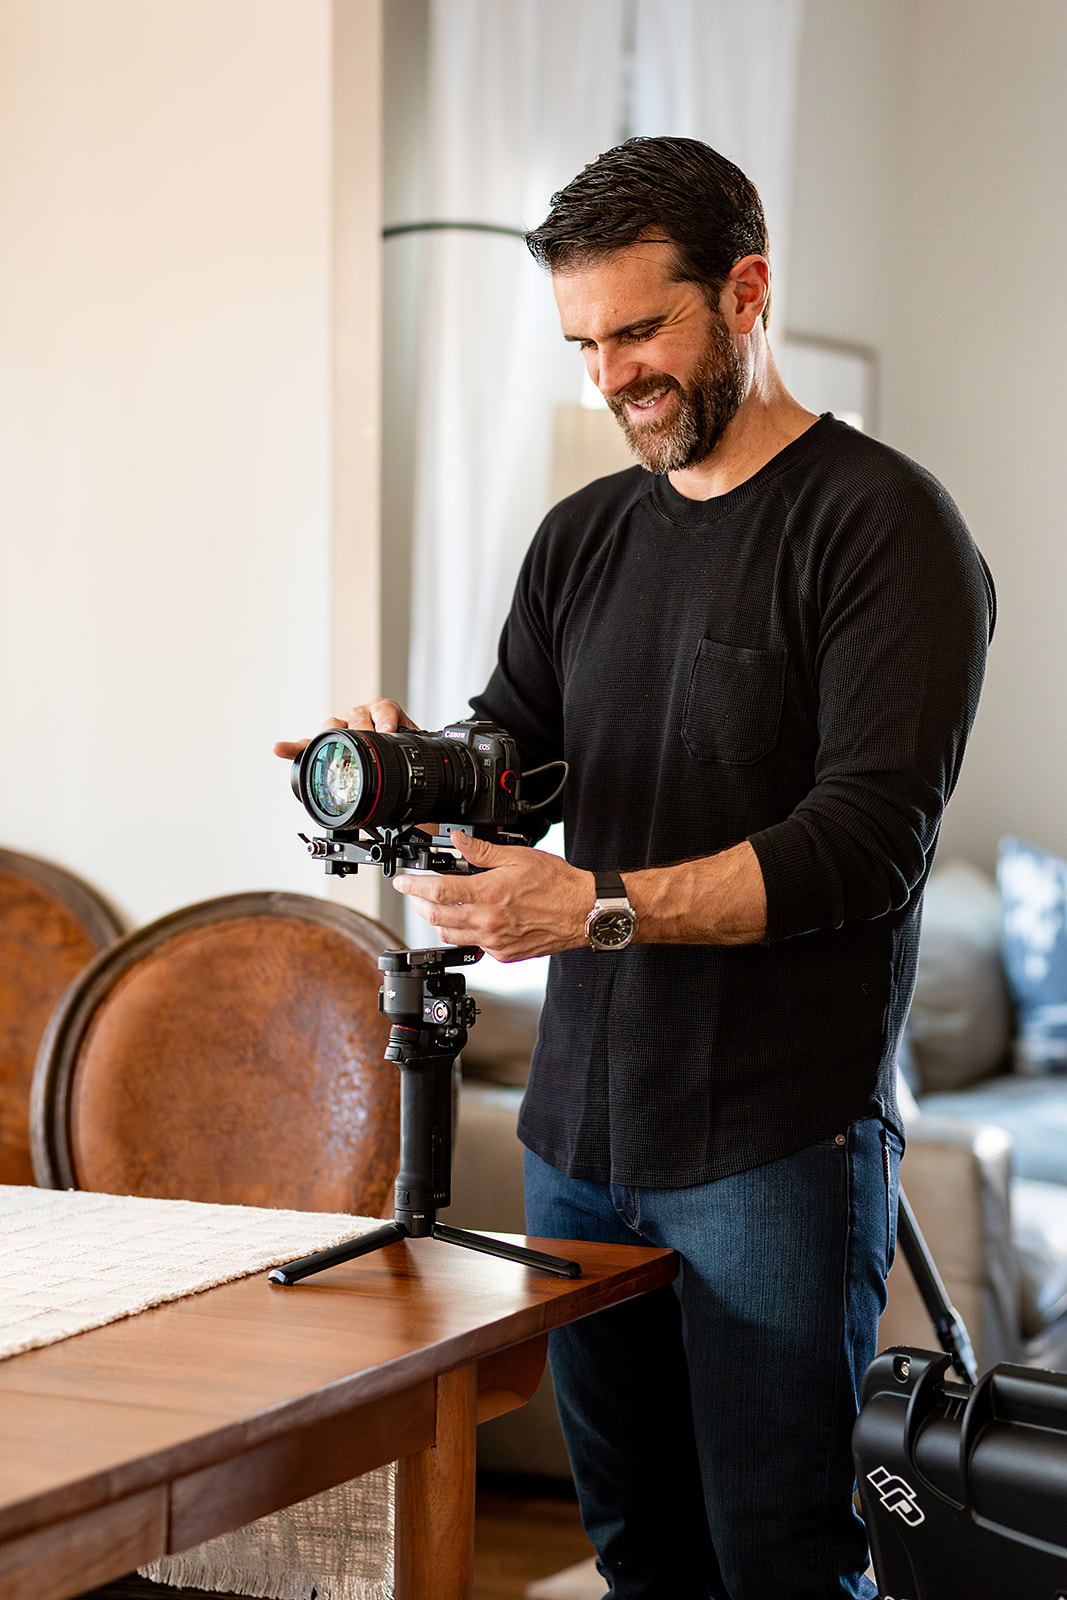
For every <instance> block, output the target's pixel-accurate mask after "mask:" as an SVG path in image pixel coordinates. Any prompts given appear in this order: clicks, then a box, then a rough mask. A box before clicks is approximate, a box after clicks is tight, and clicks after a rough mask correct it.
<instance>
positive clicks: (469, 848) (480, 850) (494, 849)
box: [452, 828, 511, 867]
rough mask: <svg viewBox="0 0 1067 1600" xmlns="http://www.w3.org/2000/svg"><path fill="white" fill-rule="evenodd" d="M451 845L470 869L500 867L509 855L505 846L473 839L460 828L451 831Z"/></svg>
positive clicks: (486, 840) (509, 852)
mask: <svg viewBox="0 0 1067 1600" xmlns="http://www.w3.org/2000/svg"><path fill="white" fill-rule="evenodd" d="M452 843H453V844H454V845H455V847H456V849H457V850H458V851H459V853H460V855H461V856H462V857H463V859H464V861H469V862H470V864H471V866H472V867H502V866H503V865H504V863H505V862H506V861H507V860H508V857H509V855H510V854H511V851H510V849H509V847H508V846H507V845H503V844H493V843H492V842H491V841H490V840H489V839H475V838H473V837H472V836H471V835H470V834H469V833H464V832H463V831H462V829H460V828H454V829H453V830H452Z"/></svg>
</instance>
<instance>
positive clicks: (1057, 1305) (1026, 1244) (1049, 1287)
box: [1011, 1178, 1067, 1338]
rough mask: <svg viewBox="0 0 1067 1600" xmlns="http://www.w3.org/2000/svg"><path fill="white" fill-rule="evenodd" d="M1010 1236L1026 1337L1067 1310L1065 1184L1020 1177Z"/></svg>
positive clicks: (1015, 1186) (1014, 1185)
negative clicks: (1020, 1285) (1017, 1268)
mask: <svg viewBox="0 0 1067 1600" xmlns="http://www.w3.org/2000/svg"><path fill="white" fill-rule="evenodd" d="M1011 1221H1012V1237H1013V1239H1014V1241H1015V1250H1016V1254H1017V1256H1018V1258H1019V1267H1020V1270H1021V1277H1022V1309H1021V1315H1022V1324H1023V1332H1024V1333H1025V1334H1026V1335H1027V1337H1028V1338H1032V1337H1033V1336H1034V1334H1038V1333H1042V1332H1043V1331H1044V1329H1045V1328H1047V1327H1048V1325H1049V1323H1051V1322H1054V1321H1055V1320H1056V1318H1057V1317H1058V1316H1059V1315H1060V1314H1061V1313H1062V1312H1063V1311H1065V1310H1067V1189H1065V1188H1064V1187H1063V1185H1062V1184H1060V1183H1037V1182H1035V1181H1034V1180H1033V1179H1029V1178H1016V1179H1015V1181H1014V1182H1013V1183H1012V1186H1011Z"/></svg>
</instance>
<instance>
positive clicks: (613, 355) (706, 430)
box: [552, 240, 748, 472]
mask: <svg viewBox="0 0 1067 1600" xmlns="http://www.w3.org/2000/svg"><path fill="white" fill-rule="evenodd" d="M672 260H673V257H672V247H671V245H670V244H669V243H666V242H665V241H662V240H649V241H638V243H637V244H633V245H629V246H628V247H627V248H626V249H624V250H619V251H617V252H616V253H615V254H614V255H612V256H609V257H608V258H607V259H606V260H605V261H602V262H598V263H596V264H595V265H592V266H588V267H583V268H581V269H579V270H578V271H574V272H566V273H560V272H557V273H554V274H553V277H552V287H553V289H554V291H555V295H556V303H557V305H558V306H559V312H560V322H561V324H562V327H563V334H564V337H565V338H566V339H568V340H571V341H573V342H575V343H577V344H579V345H580V346H581V350H582V354H583V355H584V357H585V364H586V368H587V370H588V373H589V376H590V378H591V379H592V381H593V382H594V383H595V384H596V386H597V388H598V389H599V390H600V392H601V394H602V395H603V396H604V398H605V399H606V401H607V403H608V405H609V406H610V407H611V409H612V411H613V412H614V413H615V416H616V417H617V419H618V421H619V424H620V426H621V427H622V431H623V433H624V434H625V436H626V440H627V443H628V444H629V446H630V448H631V449H632V450H633V452H634V454H635V455H636V456H637V457H638V459H639V460H640V461H641V463H642V465H644V466H645V467H647V468H648V469H649V471H651V472H677V471H681V470H682V469H683V468H686V467H692V466H695V465H696V464H697V463H698V462H700V461H703V460H705V459H706V458H707V457H708V456H709V455H710V454H711V452H712V451H713V450H714V448H715V446H716V444H717V443H718V442H719V440H720V438H721V437H722V434H723V431H724V430H725V428H726V425H727V423H728V422H729V421H730V419H731V417H733V416H734V414H735V413H736V411H737V410H738V408H739V406H740V405H741V402H742V401H743V400H744V398H745V395H746V393H747V386H748V379H747V374H746V371H745V366H744V363H743V361H742V359H741V356H740V353H739V351H738V348H737V345H736V343H735V341H734V338H733V336H732V335H731V333H730V329H729V327H728V326H727V323H726V321H725V318H724V317H723V316H722V314H721V313H720V312H719V311H713V310H712V308H711V307H710V306H709V305H708V303H707V301H706V300H705V298H704V295H703V294H702V292H701V290H700V289H699V288H698V287H697V285H696V284H694V283H679V282H677V281H676V280H675V279H674V278H672V277H671V265H672Z"/></svg>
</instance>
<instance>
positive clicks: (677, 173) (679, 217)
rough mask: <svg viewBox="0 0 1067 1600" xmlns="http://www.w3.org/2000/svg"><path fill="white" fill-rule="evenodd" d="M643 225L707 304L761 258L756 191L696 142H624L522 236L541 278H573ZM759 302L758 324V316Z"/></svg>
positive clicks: (763, 237) (762, 231) (763, 241)
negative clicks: (745, 262) (741, 264)
mask: <svg viewBox="0 0 1067 1600" xmlns="http://www.w3.org/2000/svg"><path fill="white" fill-rule="evenodd" d="M650 229H656V230H659V231H661V232H662V234H663V236H664V237H665V238H667V239H669V240H670V242H671V244H673V246H674V251H675V259H676V271H677V276H678V277H679V279H681V280H682V281H683V282H692V283H696V284H699V286H700V288H701V289H702V290H703V292H704V294H705V296H706V297H707V299H708V302H709V304H710V305H712V306H714V307H716V308H717V307H718V303H719V296H720V294H721V293H722V290H723V288H724V286H725V284H726V280H727V278H728V276H729V274H730V269H731V267H733V266H734V265H735V264H736V263H737V262H738V261H740V260H741V259H742V257H744V256H750V255H761V256H766V255H767V254H768V243H767V224H766V222H765V220H764V216H763V206H762V203H761V201H760V197H759V195H758V194H757V193H756V189H755V186H754V185H753V184H752V183H750V181H749V180H748V178H746V177H745V174H744V173H743V172H742V171H741V169H740V167H735V166H734V164H733V162H732V161H727V159H726V157H725V156H721V155H720V154H719V153H718V151H717V150H713V149H712V148H711V146H710V145H706V144H702V143H701V141H700V140H699V139H668V138H639V139H627V140H626V142H625V144H619V145H616V146H615V148H614V149H613V150H608V151H607V152H606V153H605V154H604V155H602V156H598V157H597V159H596V160H595V161H591V162H590V163H589V165H588V166H587V167H583V169H582V171H581V172H579V174H578V176H577V177H576V178H573V179H572V180H571V182H570V183H568V184H567V186H566V188H565V189H561V190H560V191H559V193H558V194H554V195H553V196H552V209H551V210H550V211H549V213H548V216H547V217H546V218H545V220H544V222H542V224H541V226H540V227H539V228H533V229H532V230H531V231H530V232H529V233H528V234H527V235H526V243H527V245H528V246H529V248H530V251H531V253H532V255H533V257H534V259H535V260H536V261H537V262H539V263H540V265H541V266H542V267H547V268H548V270H549V271H550V272H573V271H576V270H578V269H580V268H581V267H584V266H589V265H592V264H593V263H594V262H596V261H602V260H604V259H605V258H606V257H607V256H610V255H614V253H615V252H616V250H622V249H624V248H625V247H626V246H627V245H630V244H634V243H635V242H636V240H637V239H638V238H639V237H640V236H641V235H642V234H644V233H647V232H648V231H649V230H650ZM768 310H769V303H768V306H767V307H765V308H764V313H763V320H764V322H766V320H767V312H768Z"/></svg>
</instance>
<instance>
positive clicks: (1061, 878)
mask: <svg viewBox="0 0 1067 1600" xmlns="http://www.w3.org/2000/svg"><path fill="white" fill-rule="evenodd" d="M997 883H998V885H999V888H1000V902H1001V914H1002V918H1003V922H1002V930H1003V941H1004V965H1005V967H1006V968H1007V972H1008V983H1009V985H1010V987H1011V992H1012V998H1013V999H1014V1001H1015V1009H1016V1020H1017V1025H1018V1036H1017V1038H1016V1041H1015V1070H1016V1071H1017V1072H1046V1073H1060V1072H1064V1073H1067V861H1061V860H1060V858H1059V857H1058V856H1054V855H1050V854H1049V852H1048V851H1047V850H1040V849H1038V847H1037V846H1036V845H1033V844H1027V843H1026V841H1025V840H1024V839H1002V840H1001V841H1000V859H999V863H998V867H997Z"/></svg>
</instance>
